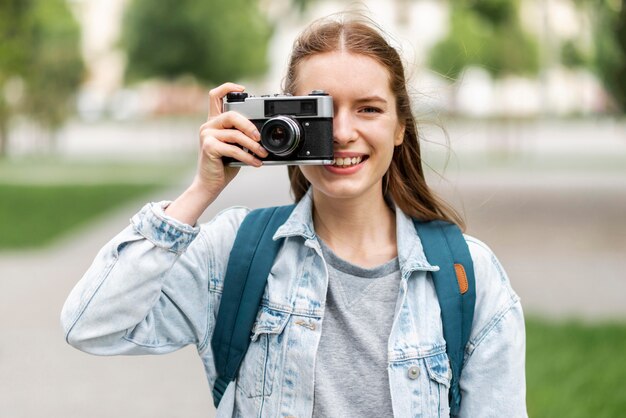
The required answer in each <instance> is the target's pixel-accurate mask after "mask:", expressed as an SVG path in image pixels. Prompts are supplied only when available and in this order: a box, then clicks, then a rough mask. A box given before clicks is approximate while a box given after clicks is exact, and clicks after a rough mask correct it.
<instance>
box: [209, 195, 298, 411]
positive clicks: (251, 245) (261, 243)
mask: <svg viewBox="0 0 626 418" xmlns="http://www.w3.org/2000/svg"><path fill="white" fill-rule="evenodd" d="M293 208H294V205H289V206H279V207H272V208H265V209H256V210H253V211H252V212H250V213H249V214H248V215H247V216H246V217H245V219H244V220H243V222H242V224H241V226H240V227H239V230H238V231H237V236H236V238H235V242H234V244H233V248H232V250H231V252H230V257H229V259H228V266H227V268H226V276H225V278H224V290H223V292H222V298H221V302H220V307H219V310H218V313H217V320H216V322H215V329H214V331H213V337H212V339H211V348H212V349H213V357H214V361H215V367H216V370H217V380H216V381H215V385H214V386H213V402H214V404H215V407H216V408H217V406H218V405H219V403H220V400H221V399H222V396H223V395H224V392H225V391H226V387H227V386H228V384H229V383H230V382H231V381H233V380H234V379H235V377H236V375H237V371H238V370H239V365H240V364H241V361H242V360H243V357H244V356H245V354H246V351H247V350H248V346H249V345H250V332H251V330H252V326H253V324H254V320H255V319H256V315H257V311H258V309H259V305H260V304H261V298H262V297H263V292H264V290H265V284H266V282H267V276H268V275H269V272H270V269H271V268H272V265H273V264H274V258H275V257H276V255H277V254H278V250H279V249H280V246H281V245H282V240H278V241H274V240H273V239H272V237H273V236H274V233H275V232H276V230H277V229H278V227H279V226H281V225H282V224H283V223H284V222H285V221H286V220H287V218H288V217H289V215H290V214H291V212H292V211H293Z"/></svg>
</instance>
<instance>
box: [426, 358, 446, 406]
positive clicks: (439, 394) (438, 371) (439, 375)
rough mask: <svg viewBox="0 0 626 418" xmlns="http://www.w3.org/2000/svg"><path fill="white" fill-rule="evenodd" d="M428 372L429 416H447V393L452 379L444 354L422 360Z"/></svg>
mask: <svg viewBox="0 0 626 418" xmlns="http://www.w3.org/2000/svg"><path fill="white" fill-rule="evenodd" d="M424 362H425V364H426V370H427V372H428V377H429V379H428V393H429V394H430V396H429V399H430V402H429V404H430V405H429V409H430V410H431V415H429V416H449V414H450V405H449V401H448V393H449V390H450V381H451V379H452V369H451V368H450V361H449V359H448V355H447V354H446V353H439V354H435V355H432V356H428V357H425V358H424Z"/></svg>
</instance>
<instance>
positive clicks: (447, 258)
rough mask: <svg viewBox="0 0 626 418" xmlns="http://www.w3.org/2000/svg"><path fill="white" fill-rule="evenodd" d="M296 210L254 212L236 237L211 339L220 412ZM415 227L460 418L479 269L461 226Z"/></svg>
mask: <svg viewBox="0 0 626 418" xmlns="http://www.w3.org/2000/svg"><path fill="white" fill-rule="evenodd" d="M294 207H295V205H289V206H278V207H272V208H265V209H257V210H253V211H252V212H250V213H249V214H248V215H247V216H246V218H245V219H244V220H243V223H242V224H241V227H240V228H239V231H238V232H237V237H236V238H235V243H234V245H233V249H232V250H231V252H230V258H229V260H228V266H227V269H226V277H225V279H224V290H223V293H222V299H221V302H220V307H219V311H218V315H217V320H216V323H215V324H216V325H215V330H214V332H213V338H212V339H211V348H212V349H213V356H214V359H215V367H216V370H217V375H218V377H217V380H216V381H215V385H214V387H213V402H214V404H215V407H216V408H217V406H218V405H219V403H220V400H221V399H222V396H223V395H224V392H225V391H226V387H227V386H228V384H229V383H230V382H232V381H233V380H234V379H235V377H236V376H237V371H238V370H239V365H240V364H241V361H242V360H243V357H244V356H245V354H246V351H247V350H248V346H249V345H250V334H251V330H252V326H253V324H254V321H255V319H256V316H257V312H258V309H259V306H260V304H261V298H262V296H263V292H264V290H265V284H266V281H267V277H268V275H269V272H270V270H271V268H272V265H273V263H274V258H275V257H276V255H277V254H278V250H279V249H280V247H281V245H282V243H283V240H282V239H280V240H276V241H274V240H273V239H272V237H273V236H274V233H275V232H276V230H277V229H278V227H279V226H281V225H282V224H283V223H284V222H285V221H286V220H287V218H288V217H289V215H290V214H291V212H292V211H293V208H294ZM413 223H414V225H415V229H416V230H417V233H418V235H419V237H420V240H421V242H422V246H423V247H424V253H425V255H426V258H427V259H428V262H429V263H430V264H432V265H437V266H439V271H433V272H430V274H431V275H432V278H433V283H434V284H435V290H436V292H437V298H438V300H439V305H440V307H441V321H442V324H443V335H444V338H445V340H446V353H447V354H448V358H449V360H450V367H451V369H452V381H451V383H450V392H449V400H450V411H451V415H453V416H454V415H458V413H459V410H460V406H461V390H460V387H459V379H460V376H461V370H462V368H463V356H464V351H465V346H466V345H467V342H468V340H469V335H470V331H471V329H472V320H473V318H474V304H475V301H476V289H475V280H474V265H473V263H472V258H471V256H470V253H469V249H468V248H467V243H466V242H465V238H464V237H463V234H462V233H461V231H460V229H459V228H458V227H457V226H456V225H454V224H451V223H448V222H444V221H429V222H422V221H418V220H413Z"/></svg>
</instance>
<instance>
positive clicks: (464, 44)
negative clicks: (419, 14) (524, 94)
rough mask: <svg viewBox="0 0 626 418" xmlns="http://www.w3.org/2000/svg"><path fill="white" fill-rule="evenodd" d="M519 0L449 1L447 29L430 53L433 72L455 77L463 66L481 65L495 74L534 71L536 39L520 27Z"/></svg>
mask: <svg viewBox="0 0 626 418" xmlns="http://www.w3.org/2000/svg"><path fill="white" fill-rule="evenodd" d="M518 3H519V1H518V0H473V1H468V2H453V3H451V7H452V11H451V14H450V32H449V33H448V36H447V37H446V38H445V39H443V40H442V41H440V42H439V43H438V44H436V45H435V46H434V47H433V48H432V50H431V52H430V65H431V68H433V69H434V70H435V71H437V72H439V73H441V74H443V75H445V76H447V77H450V78H453V79H455V78H457V77H458V76H459V74H460V73H461V72H462V71H463V69H464V68H466V67H469V66H480V67H483V68H484V69H485V70H487V71H488V72H489V73H491V75H492V76H494V77H500V76H503V75H506V74H536V73H537V71H538V69H539V59H538V48H537V44H536V41H535V40H534V39H533V38H532V37H531V36H530V35H528V34H526V33H525V32H524V30H523V29H522V27H521V24H520V20H519V14H518V8H519V4H518Z"/></svg>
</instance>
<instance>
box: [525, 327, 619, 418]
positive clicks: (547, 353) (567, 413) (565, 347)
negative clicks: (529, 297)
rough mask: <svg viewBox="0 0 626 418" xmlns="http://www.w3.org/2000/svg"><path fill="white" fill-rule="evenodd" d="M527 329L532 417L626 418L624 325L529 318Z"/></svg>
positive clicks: (528, 381)
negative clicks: (556, 321)
mask: <svg viewBox="0 0 626 418" xmlns="http://www.w3.org/2000/svg"><path fill="white" fill-rule="evenodd" d="M526 330H527V358H526V372H527V375H526V379H527V382H526V383H527V402H528V414H529V416H530V417H533V418H540V417H568V418H578V417H580V418H583V417H584V418H589V417H593V418H601V417H622V416H624V413H625V411H626V353H625V349H626V324H624V323H622V324H617V323H616V324H594V325H583V324H580V323H574V322H567V323H561V322H559V323H552V322H549V321H545V320H540V319H537V318H532V319H529V320H527V324H526Z"/></svg>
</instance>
